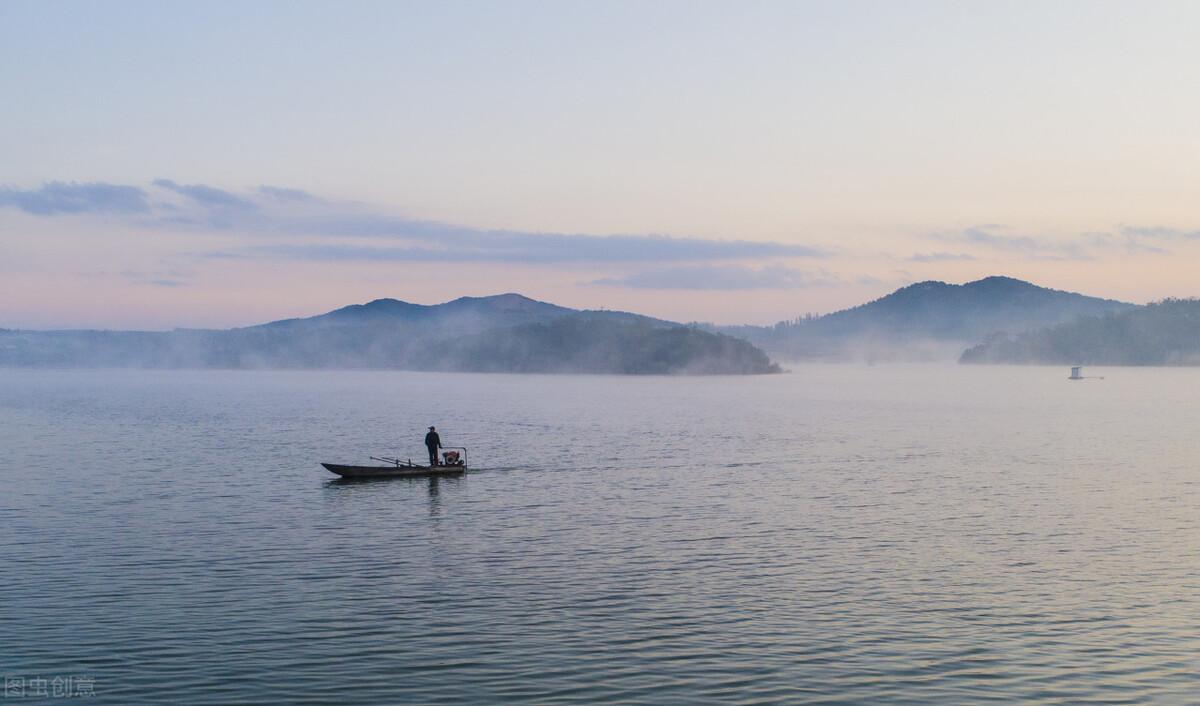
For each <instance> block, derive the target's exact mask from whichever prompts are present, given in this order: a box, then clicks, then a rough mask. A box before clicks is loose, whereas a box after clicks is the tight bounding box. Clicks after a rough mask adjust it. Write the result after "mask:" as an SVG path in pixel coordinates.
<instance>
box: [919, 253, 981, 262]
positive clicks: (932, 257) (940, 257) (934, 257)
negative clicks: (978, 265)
mask: <svg viewBox="0 0 1200 706" xmlns="http://www.w3.org/2000/svg"><path fill="white" fill-rule="evenodd" d="M908 259H909V260H911V261H912V262H965V261H968V260H974V259H975V256H974V255H968V254H967V253H963V252H929V253H915V254H913V255H912V256H911V257H909V258H908Z"/></svg>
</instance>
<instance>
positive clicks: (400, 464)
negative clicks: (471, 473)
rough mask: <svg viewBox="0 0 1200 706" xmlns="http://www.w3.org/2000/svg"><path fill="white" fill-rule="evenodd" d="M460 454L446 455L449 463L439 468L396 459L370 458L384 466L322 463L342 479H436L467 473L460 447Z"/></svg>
mask: <svg viewBox="0 0 1200 706" xmlns="http://www.w3.org/2000/svg"><path fill="white" fill-rule="evenodd" d="M456 448H460V449H462V454H458V453H454V454H453V455H451V454H446V459H445V460H448V461H450V463H447V464H445V465H441V466H421V465H418V464H415V463H413V462H412V461H401V460H400V459H398V458H387V457H386V456H384V457H378V456H372V457H371V460H373V461H383V462H385V463H387V464H388V465H386V466H347V465H343V464H340V463H322V464H321V465H322V466H324V467H325V470H327V471H329V472H330V473H336V474H338V475H339V476H341V477H343V478H437V477H441V476H461V475H462V474H464V473H466V472H467V457H466V453H467V450H466V449H463V448H462V447H456Z"/></svg>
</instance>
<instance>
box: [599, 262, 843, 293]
mask: <svg viewBox="0 0 1200 706" xmlns="http://www.w3.org/2000/svg"><path fill="white" fill-rule="evenodd" d="M837 283H838V280H837V279H836V278H834V277H833V276H831V275H829V274H828V273H826V272H823V271H822V272H805V271H802V270H797V269H793V268H790V267H784V266H782V265H771V266H767V267H762V268H759V269H754V268H751V267H743V266H741V265H711V266H696V267H672V268H665V269H656V270H647V271H645V272H637V273H634V274H631V275H626V276H624V277H609V278H605V279H598V280H595V281H593V282H589V284H593V285H599V286H606V287H633V288H636V289H693V290H736V289H800V288H804V287H820V286H829V285H833V284H837Z"/></svg>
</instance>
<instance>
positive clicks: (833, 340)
mask: <svg viewBox="0 0 1200 706" xmlns="http://www.w3.org/2000/svg"><path fill="white" fill-rule="evenodd" d="M1133 306H1134V305H1133V304H1129V303H1127V302H1120V301H1116V300H1112V299H1102V298H1099V297H1089V296H1086V295H1083V294H1079V293H1076V292H1068V291H1064V290H1058V289H1051V288H1048V287H1041V286H1039V285H1036V284H1033V283H1031V282H1027V281H1025V280H1020V279H1017V278H1014V277H1007V276H1003V275H993V276H990V277H985V278H982V279H979V280H974V281H970V282H966V283H963V284H950V283H947V282H943V281H940V280H925V281H922V282H915V283H913V284H910V285H906V286H904V287H901V288H899V289H897V290H895V291H893V292H891V293H890V294H886V295H884V296H882V297H879V298H876V299H873V300H871V301H869V302H865V303H863V304H859V305H858V306H854V307H850V308H847V309H841V310H839V311H835V312H831V313H829V314H825V315H822V316H810V317H806V318H801V319H795V320H792V321H783V322H779V323H777V324H775V325H774V326H769V327H748V326H741V327H713V329H714V330H717V331H722V332H724V333H729V334H731V335H740V336H743V337H744V338H746V339H747V340H749V341H750V342H752V343H754V344H755V345H757V346H759V347H761V348H763V349H764V350H766V351H767V352H768V353H770V354H771V355H772V356H774V357H777V358H783V359H789V360H803V359H822V360H868V361H873V360H946V361H950V360H954V359H956V358H957V357H958V355H959V354H960V353H961V352H962V350H963V349H964V348H966V347H968V346H970V345H973V344H974V343H977V342H979V341H980V340H982V339H983V338H984V337H986V336H988V335H992V334H995V333H996V332H1002V331H1010V332H1020V331H1027V330H1033V329H1037V328H1041V327H1043V326H1046V325H1053V324H1057V323H1061V322H1063V321H1068V320H1071V319H1073V318H1075V317H1077V316H1082V315H1093V314H1098V313H1103V312H1106V311H1112V310H1122V309H1127V308H1130V307H1133Z"/></svg>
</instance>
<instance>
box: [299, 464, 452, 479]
mask: <svg viewBox="0 0 1200 706" xmlns="http://www.w3.org/2000/svg"><path fill="white" fill-rule="evenodd" d="M321 465H322V466H324V467H325V470H327V471H329V472H330V473H336V474H338V475H339V476H341V477H343V478H437V477H441V476H461V475H462V474H464V473H466V472H467V467H466V466H434V467H432V468H430V467H429V466H343V465H341V464H338V463H322V464H321Z"/></svg>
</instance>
